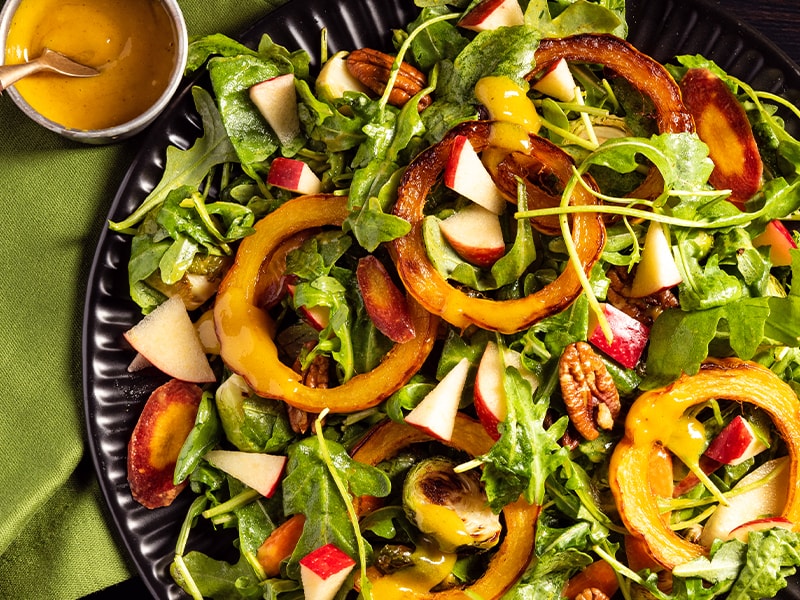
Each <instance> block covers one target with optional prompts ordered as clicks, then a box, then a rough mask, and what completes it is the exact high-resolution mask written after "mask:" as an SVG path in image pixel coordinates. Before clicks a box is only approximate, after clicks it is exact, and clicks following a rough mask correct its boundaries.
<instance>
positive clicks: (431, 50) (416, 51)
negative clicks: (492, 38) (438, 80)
mask: <svg viewBox="0 0 800 600" xmlns="http://www.w3.org/2000/svg"><path fill="white" fill-rule="evenodd" d="M447 12H448V9H447V8H446V7H445V6H444V3H442V4H441V5H440V6H430V7H428V8H424V9H423V10H422V11H420V14H419V17H417V18H416V19H415V20H414V21H412V22H411V23H410V24H409V26H408V32H409V33H411V32H412V31H415V30H417V29H418V28H419V27H420V25H422V24H423V23H426V22H427V21H428V20H430V19H431V18H433V17H437V16H439V15H444V14H447ZM468 43H469V39H467V37H466V36H464V35H462V31H460V30H459V29H458V27H456V26H455V25H454V24H453V23H451V22H448V21H439V22H438V23H433V24H427V25H426V27H425V29H424V30H423V31H422V32H420V33H418V34H417V35H416V37H414V39H413V40H412V42H411V47H410V52H411V54H412V56H413V57H414V61H415V62H416V64H417V65H418V66H419V67H420V68H421V69H423V70H428V69H430V68H431V67H433V65H435V64H436V63H438V62H440V61H442V60H445V59H450V60H452V59H454V58H455V57H456V56H458V54H459V53H460V52H461V51H462V50H463V49H464V47H465V46H466V45H467V44H468Z"/></svg>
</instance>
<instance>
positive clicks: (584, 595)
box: [575, 588, 608, 600]
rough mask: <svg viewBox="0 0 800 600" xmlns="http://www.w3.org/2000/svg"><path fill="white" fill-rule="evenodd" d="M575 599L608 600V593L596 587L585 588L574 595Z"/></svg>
mask: <svg viewBox="0 0 800 600" xmlns="http://www.w3.org/2000/svg"><path fill="white" fill-rule="evenodd" d="M575 600H608V595H607V594H606V593H605V592H604V591H603V590H600V589H598V588H586V589H585V590H583V591H582V592H581V593H579V594H578V595H577V596H575Z"/></svg>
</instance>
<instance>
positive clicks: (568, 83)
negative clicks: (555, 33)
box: [533, 58, 575, 102]
mask: <svg viewBox="0 0 800 600" xmlns="http://www.w3.org/2000/svg"><path fill="white" fill-rule="evenodd" d="M533 89H535V90H536V91H537V92H541V93H542V94H545V95H546V96H551V97H553V98H555V99H556V100H561V101H562V102H572V101H573V100H574V99H575V78H574V77H573V76H572V71H570V70H569V63H568V62H567V61H566V60H565V59H563V58H559V59H558V60H557V61H556V62H554V63H553V64H552V65H550V68H549V69H547V71H545V74H544V75H542V77H541V78H540V79H539V80H538V81H536V83H534V84H533Z"/></svg>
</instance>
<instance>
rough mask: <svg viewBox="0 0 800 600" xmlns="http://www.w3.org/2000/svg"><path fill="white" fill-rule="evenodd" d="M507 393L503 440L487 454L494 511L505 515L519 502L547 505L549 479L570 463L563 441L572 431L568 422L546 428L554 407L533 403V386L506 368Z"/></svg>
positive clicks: (485, 473)
mask: <svg viewBox="0 0 800 600" xmlns="http://www.w3.org/2000/svg"><path fill="white" fill-rule="evenodd" d="M503 389H504V390H505V393H506V398H507V403H508V416H507V417H506V419H505V421H504V422H503V423H501V424H500V425H499V426H498V429H499V431H500V439H499V440H498V441H497V442H496V443H495V444H494V445H493V446H492V448H491V450H489V452H488V453H487V454H485V455H484V456H482V457H481V460H482V461H483V463H484V470H483V476H482V481H483V482H484V484H485V486H486V494H487V496H488V499H489V504H490V506H491V507H492V510H494V511H495V512H498V513H499V512H500V511H501V510H502V509H503V507H504V506H505V505H506V504H509V503H511V502H515V501H516V500H517V499H519V497H520V496H524V498H525V499H526V500H527V501H528V502H529V503H530V504H542V503H543V502H544V498H545V482H546V481H547V478H548V477H549V476H550V475H551V474H552V473H554V472H555V470H556V469H557V468H558V467H559V466H560V465H561V464H562V463H563V462H564V461H565V460H566V458H567V450H566V449H565V448H563V447H562V446H560V445H559V443H558V440H559V439H560V438H561V436H562V435H563V434H564V431H565V429H566V427H567V419H566V417H564V418H561V419H559V420H558V421H556V422H555V423H554V424H553V425H552V426H550V427H549V428H546V427H545V425H544V418H545V414H546V413H547V409H548V408H549V402H547V401H546V400H540V401H538V402H535V403H534V402H533V401H532V399H531V396H532V393H531V386H530V384H529V383H528V382H527V381H526V380H525V379H524V378H523V377H522V375H520V373H519V371H518V370H517V369H515V368H513V367H508V368H506V371H505V377H504V379H503Z"/></svg>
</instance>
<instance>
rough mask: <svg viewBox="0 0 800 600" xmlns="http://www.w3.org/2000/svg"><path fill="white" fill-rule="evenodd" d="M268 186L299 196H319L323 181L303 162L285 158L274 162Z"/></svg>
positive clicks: (270, 170)
mask: <svg viewBox="0 0 800 600" xmlns="http://www.w3.org/2000/svg"><path fill="white" fill-rule="evenodd" d="M267 184H268V185H274V186H275V187H279V188H283V189H284V190H289V191H290V192H297V193H298V194H318V193H319V192H320V191H321V190H322V181H320V179H319V177H317V175H316V173H314V171H312V170H311V167H309V166H308V165H307V164H306V163H304V162H303V161H302V160H297V159H296V158H284V157H283V156H279V157H277V158H275V159H274V160H273V161H272V164H271V165H270V168H269V174H268V175H267Z"/></svg>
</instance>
